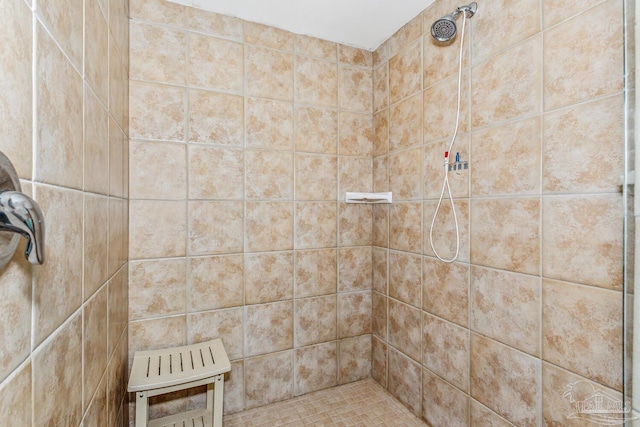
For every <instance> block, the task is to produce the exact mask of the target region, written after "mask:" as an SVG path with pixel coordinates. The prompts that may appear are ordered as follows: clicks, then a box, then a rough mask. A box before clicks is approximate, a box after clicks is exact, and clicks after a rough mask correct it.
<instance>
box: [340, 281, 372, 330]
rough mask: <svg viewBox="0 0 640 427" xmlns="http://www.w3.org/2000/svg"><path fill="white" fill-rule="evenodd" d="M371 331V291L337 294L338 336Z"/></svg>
mask: <svg viewBox="0 0 640 427" xmlns="http://www.w3.org/2000/svg"><path fill="white" fill-rule="evenodd" d="M370 333H371V291H364V292H354V293H349V294H340V295H338V338H349V337H355V336H358V335H364V334H370Z"/></svg>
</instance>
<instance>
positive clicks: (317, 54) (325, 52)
mask: <svg viewBox="0 0 640 427" xmlns="http://www.w3.org/2000/svg"><path fill="white" fill-rule="evenodd" d="M294 49H295V52H296V53H297V54H300V55H305V56H313V57H314V58H320V59H326V60H329V61H334V62H335V61H336V52H337V45H336V43H331V42H329V41H326V40H322V39H318V38H315V37H309V36H305V35H301V34H295V48H294Z"/></svg>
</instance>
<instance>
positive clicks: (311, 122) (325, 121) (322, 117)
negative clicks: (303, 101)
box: [294, 106, 338, 154]
mask: <svg viewBox="0 0 640 427" xmlns="http://www.w3.org/2000/svg"><path fill="white" fill-rule="evenodd" d="M294 140H295V148H296V151H306V152H312V153H323V154H336V153H337V146H338V145H337V141H338V112H337V111H335V110H329V109H323V108H313V107H300V106H295V136H294Z"/></svg>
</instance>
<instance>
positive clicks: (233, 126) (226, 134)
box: [189, 89, 244, 145]
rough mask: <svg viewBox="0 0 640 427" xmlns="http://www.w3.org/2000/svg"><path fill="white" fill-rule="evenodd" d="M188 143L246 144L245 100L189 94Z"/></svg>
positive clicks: (197, 91) (233, 96) (200, 93)
mask: <svg viewBox="0 0 640 427" xmlns="http://www.w3.org/2000/svg"><path fill="white" fill-rule="evenodd" d="M189 141H190V142H201V143H211V144H219V145H243V144H244V99H243V98H242V97H241V96H237V95H228V94H224V93H217V92H205V91H201V90H194V89H190V90H189Z"/></svg>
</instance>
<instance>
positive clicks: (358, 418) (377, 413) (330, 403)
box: [224, 379, 427, 427]
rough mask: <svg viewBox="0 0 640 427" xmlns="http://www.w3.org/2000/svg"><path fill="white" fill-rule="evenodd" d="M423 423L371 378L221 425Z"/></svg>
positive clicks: (385, 426) (409, 426) (411, 426)
mask: <svg viewBox="0 0 640 427" xmlns="http://www.w3.org/2000/svg"><path fill="white" fill-rule="evenodd" d="M426 425H427V424H425V423H423V422H422V421H420V419H418V417H416V416H415V415H413V414H412V413H411V412H409V410H408V409H407V408H405V407H404V406H402V404H401V403H400V402H398V401H397V400H396V399H394V398H393V397H392V396H391V394H389V392H387V391H386V390H385V389H383V388H382V387H380V385H378V383H376V382H375V381H374V380H372V379H366V380H362V381H358V382H355V383H351V384H345V385H342V386H339V387H334V388H331V389H327V390H322V391H317V392H315V393H309V394H305V395H304V396H300V397H296V398H293V399H290V400H287V401H284V402H278V403H273V404H271V405H267V406H263V407H260V408H256V409H249V410H247V411H243V412H238V413H237V414H232V415H227V416H226V417H224V427H240V426H242V427H257V426H260V427H275V426H288V427H294V426H295V427H299V426H341V427H356V426H357V427H369V426H376V427H378V426H379V427H390V426H402V427H421V426H426Z"/></svg>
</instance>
